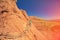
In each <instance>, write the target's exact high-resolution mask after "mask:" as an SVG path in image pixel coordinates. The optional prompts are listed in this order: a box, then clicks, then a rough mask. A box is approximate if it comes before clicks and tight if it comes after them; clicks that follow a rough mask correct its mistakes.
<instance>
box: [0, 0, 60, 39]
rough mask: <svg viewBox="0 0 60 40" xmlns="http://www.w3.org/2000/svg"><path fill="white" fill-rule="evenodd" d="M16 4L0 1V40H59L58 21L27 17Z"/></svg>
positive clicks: (11, 0)
mask: <svg viewBox="0 0 60 40" xmlns="http://www.w3.org/2000/svg"><path fill="white" fill-rule="evenodd" d="M16 2H17V0H0V40H60V20H45V19H42V18H38V17H35V16H28V14H27V12H26V10H23V9H19V8H18V7H17V5H16ZM11 3H12V4H11Z"/></svg>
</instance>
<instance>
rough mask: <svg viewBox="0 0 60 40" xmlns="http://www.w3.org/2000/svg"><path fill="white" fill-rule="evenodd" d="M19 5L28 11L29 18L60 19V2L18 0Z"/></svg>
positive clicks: (51, 0)
mask: <svg viewBox="0 0 60 40" xmlns="http://www.w3.org/2000/svg"><path fill="white" fill-rule="evenodd" d="M17 5H18V8H20V9H24V10H26V11H27V13H28V15H29V16H38V17H40V18H44V19H60V0H18V2H17Z"/></svg>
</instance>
